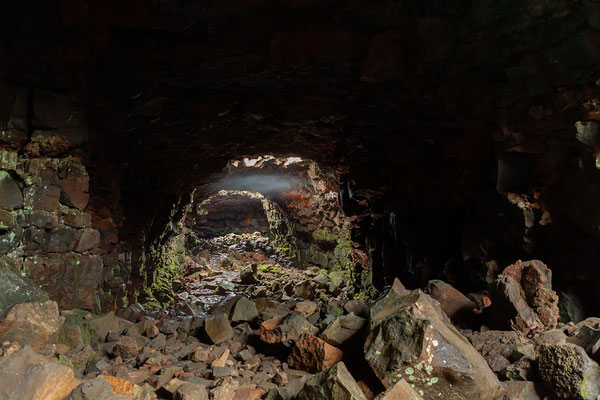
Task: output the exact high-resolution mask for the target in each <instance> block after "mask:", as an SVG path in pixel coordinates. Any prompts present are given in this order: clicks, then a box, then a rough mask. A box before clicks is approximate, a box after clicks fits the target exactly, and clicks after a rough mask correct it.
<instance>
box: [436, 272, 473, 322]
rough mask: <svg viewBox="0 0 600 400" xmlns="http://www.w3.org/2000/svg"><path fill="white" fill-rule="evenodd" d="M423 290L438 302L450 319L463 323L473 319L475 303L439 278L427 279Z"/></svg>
mask: <svg viewBox="0 0 600 400" xmlns="http://www.w3.org/2000/svg"><path fill="white" fill-rule="evenodd" d="M425 292H426V293H428V294H429V295H430V296H431V297H432V298H433V299H435V300H437V302H438V303H440V307H441V308H442V310H443V311H444V312H445V313H446V315H447V316H448V317H449V318H450V319H451V320H452V321H454V322H457V323H465V322H469V321H470V320H472V319H473V317H474V313H473V310H474V309H475V308H476V306H477V305H476V304H475V303H474V302H473V301H471V300H470V299H469V298H468V297H467V296H465V295H464V294H462V293H461V292H459V291H458V290H456V289H455V288H454V287H452V285H449V284H448V283H446V282H444V281H440V280H433V281H429V282H428V283H427V288H426V289H425Z"/></svg>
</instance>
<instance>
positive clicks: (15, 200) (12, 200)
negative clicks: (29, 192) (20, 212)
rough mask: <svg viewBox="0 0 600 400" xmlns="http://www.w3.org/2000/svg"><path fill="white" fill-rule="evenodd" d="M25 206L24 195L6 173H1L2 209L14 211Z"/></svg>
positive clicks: (0, 195) (0, 202)
mask: <svg viewBox="0 0 600 400" xmlns="http://www.w3.org/2000/svg"><path fill="white" fill-rule="evenodd" d="M22 205H23V193H21V189H20V188H19V185H18V184H17V182H15V180H14V179H13V178H12V177H11V176H10V174H9V173H8V172H6V171H0V208H6V209H9V210H14V209H17V208H21V206H22Z"/></svg>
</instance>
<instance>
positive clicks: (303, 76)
mask: <svg viewBox="0 0 600 400" xmlns="http://www.w3.org/2000/svg"><path fill="white" fill-rule="evenodd" d="M3 7H6V10H5V12H4V13H3V15H4V23H3V26H2V27H1V28H0V29H2V42H1V43H2V45H1V47H0V49H1V50H0V51H1V53H0V54H1V56H2V57H1V58H0V59H1V61H0V63H1V73H2V78H3V81H4V82H5V83H10V84H9V85H4V86H6V87H7V90H11V85H12V84H17V85H22V86H25V87H31V88H50V89H53V90H56V91H58V92H61V93H64V94H65V96H69V97H70V98H72V99H73V101H75V102H76V103H77V104H78V105H79V106H81V107H83V108H85V109H86V116H87V119H88V121H89V123H90V129H91V137H92V141H91V144H90V153H92V154H95V157H97V158H99V159H103V160H104V161H103V162H107V163H108V164H110V165H112V166H113V167H114V168H115V170H116V171H119V179H120V182H121V191H122V192H123V198H124V199H127V198H128V196H130V197H135V196H136V193H145V196H146V197H148V196H149V197H150V199H148V200H145V201H147V203H148V204H147V205H146V207H152V206H154V205H155V201H154V200H152V195H159V196H162V194H164V193H165V192H172V193H180V192H181V191H182V189H183V188H189V187H193V186H197V185H200V184H203V183H207V182H208V179H207V177H208V176H209V173H212V172H216V171H220V170H221V169H222V168H223V167H224V166H225V164H226V161H227V160H229V159H235V158H240V157H242V156H246V155H248V156H253V155H257V154H267V153H268V154H279V155H288V154H289V155H300V156H302V157H306V158H311V159H314V160H316V161H317V162H319V163H320V164H321V165H324V166H332V167H336V168H342V169H345V170H346V171H349V173H350V177H351V180H352V182H353V184H354V188H353V193H354V194H355V195H357V196H359V197H360V195H361V194H364V195H365V196H370V195H372V194H373V193H379V192H382V191H384V190H387V189H389V188H390V187H392V188H394V190H395V191H396V192H399V193H405V194H407V196H409V197H410V198H411V201H412V202H413V204H419V205H423V206H424V207H428V206H434V207H436V206H439V204H438V203H440V201H439V199H440V198H441V197H440V196H433V195H432V193H433V194H437V193H448V195H447V196H443V199H444V201H443V206H445V205H447V204H453V203H456V202H458V203H461V202H462V203H464V197H465V196H466V197H472V196H474V195H473V193H476V192H477V191H482V190H493V188H494V187H495V168H496V160H495V158H496V156H501V155H502V153H503V152H504V151H505V150H507V149H509V150H515V146H520V147H518V148H517V149H516V150H518V151H525V152H526V153H527V154H536V155H539V154H542V158H543V157H544V156H545V155H547V154H549V153H552V154H553V155H554V156H556V154H558V156H556V157H554V158H557V157H558V158H559V159H560V157H561V156H562V155H563V153H564V152H565V151H566V150H565V149H568V148H569V146H573V145H575V144H576V141H575V138H574V129H573V124H574V122H575V121H576V120H578V119H579V118H581V115H582V114H583V112H584V111H585V110H584V108H583V106H582V103H583V102H584V100H585V99H587V98H590V97H592V96H593V94H594V93H595V91H596V86H595V83H596V80H597V79H598V73H597V72H598V68H597V62H598V61H599V54H598V46H599V44H600V40H599V39H600V36H599V32H598V29H600V6H599V5H598V3H597V2H595V1H591V0H588V1H572V0H569V1H567V0H562V1H530V2H516V1H502V0H498V1H480V0H472V1H462V0H461V1H459V0H451V1H448V0H444V1H422V0H404V1H392V0H387V1H386V0H382V1H358V0H355V1H288V2H280V1H260V0H258V1H241V0H240V1H230V0H227V1H219V0H214V1H184V0H153V1H151V0H135V1H126V2H123V1H120V0H112V1H92V0H90V1H82V0H67V1H62V2H55V1H50V0H35V1H34V0H23V1H19V2H10V4H7V5H5V6H3ZM556 149H558V150H556ZM556 165H559V166H560V160H559V162H558V164H557V163H555V164H553V166H554V168H556ZM546 172H548V171H546ZM550 172H552V171H550ZM551 179H555V175H553V174H552V173H544V174H543V177H542V178H541V179H540V180H539V181H538V182H535V183H537V184H547V183H549V182H548V180H551ZM550 183H551V182H550ZM128 193H129V195H128ZM136 207H138V208H140V205H139V204H137V205H136ZM142 208H143V207H142Z"/></svg>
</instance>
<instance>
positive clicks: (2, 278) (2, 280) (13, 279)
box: [0, 267, 48, 321]
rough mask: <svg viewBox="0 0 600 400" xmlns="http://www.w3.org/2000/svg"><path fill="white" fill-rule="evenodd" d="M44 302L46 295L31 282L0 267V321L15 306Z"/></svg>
mask: <svg viewBox="0 0 600 400" xmlns="http://www.w3.org/2000/svg"><path fill="white" fill-rule="evenodd" d="M46 300H48V295H47V294H46V293H45V292H44V291H43V290H41V289H40V288H39V287H38V286H37V285H35V284H34V283H33V282H31V280H29V279H27V278H24V277H20V276H19V275H17V274H15V273H14V272H12V271H11V270H9V269H7V268H1V267H0V321H1V320H2V319H4V317H5V316H6V314H7V313H8V310H9V309H10V308H11V307H12V306H14V305H15V304H18V303H24V302H34V301H35V302H43V301H46Z"/></svg>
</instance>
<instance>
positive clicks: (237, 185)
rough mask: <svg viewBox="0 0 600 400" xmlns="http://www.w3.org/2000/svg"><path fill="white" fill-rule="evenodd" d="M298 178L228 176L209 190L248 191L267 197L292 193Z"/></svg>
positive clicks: (253, 175)
mask: <svg viewBox="0 0 600 400" xmlns="http://www.w3.org/2000/svg"><path fill="white" fill-rule="evenodd" d="M297 182H298V178H292V177H289V176H281V175H270V174H244V175H227V176H226V177H225V178H223V179H222V180H221V181H219V182H217V183H214V184H211V185H210V186H209V190H210V191H211V192H212V191H219V190H246V191H249V192H257V193H261V194H265V195H273V194H276V193H281V192H288V191H291V190H292V188H293V187H294V185H295V184H296V183H297Z"/></svg>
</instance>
